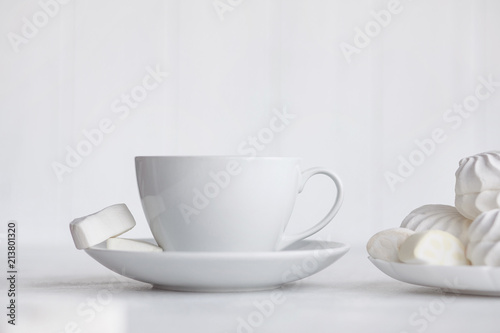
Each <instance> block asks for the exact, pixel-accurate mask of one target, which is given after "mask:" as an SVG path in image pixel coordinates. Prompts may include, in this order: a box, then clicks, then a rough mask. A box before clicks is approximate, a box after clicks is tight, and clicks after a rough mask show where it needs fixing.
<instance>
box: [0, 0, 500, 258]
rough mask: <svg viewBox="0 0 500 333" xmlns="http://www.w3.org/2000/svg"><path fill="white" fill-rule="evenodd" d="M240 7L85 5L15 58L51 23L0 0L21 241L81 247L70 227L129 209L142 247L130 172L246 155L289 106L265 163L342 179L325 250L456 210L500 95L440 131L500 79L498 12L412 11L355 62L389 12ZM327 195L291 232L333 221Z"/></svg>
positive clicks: (23, 4) (421, 6)
mask: <svg viewBox="0 0 500 333" xmlns="http://www.w3.org/2000/svg"><path fill="white" fill-rule="evenodd" d="M45 2H46V1H45ZM223 2H224V3H227V1H223ZM229 2H230V3H232V4H233V6H232V7H231V8H232V10H231V11H227V12H225V13H223V18H224V20H221V19H220V16H219V15H218V14H217V12H216V10H215V9H214V6H213V3H212V1H210V0H196V1H195V0H190V1H180V0H162V1H155V0H144V1H130V0H123V1H101V0H100V1H95V0H85V1H79V0H72V1H68V3H66V4H61V5H59V8H58V9H57V12H56V13H55V14H54V15H53V16H54V17H50V18H49V19H48V20H47V22H42V23H43V24H41V25H43V26H41V27H39V28H37V30H38V31H37V32H36V33H34V36H32V37H31V38H26V40H25V41H24V42H23V43H21V44H18V45H17V46H16V45H15V43H12V42H11V41H10V39H12V36H13V34H16V35H17V36H22V29H23V26H24V25H25V22H24V21H23V18H27V19H28V20H29V21H31V22H33V16H34V15H35V16H36V15H37V13H40V12H41V10H42V9H41V7H40V4H39V3H38V2H37V1H32V0H30V1H15V0H1V1H0V35H1V36H2V37H1V38H0V60H1V61H0V112H1V121H0V135H1V139H0V150H1V156H2V157H1V163H0V221H4V222H7V221H8V220H17V221H18V222H19V238H20V241H21V244H22V243H32V244H34V243H60V244H61V245H62V244H67V245H68V249H70V247H71V246H72V245H71V244H72V240H71V237H70V233H69V228H68V224H69V222H70V221H71V220H72V219H73V218H75V217H79V216H83V215H87V214H90V213H93V212H95V211H97V210H100V209H102V208H104V207H106V206H109V205H111V204H114V203H118V202H124V203H126V204H127V205H128V206H129V207H130V209H131V211H132V213H133V215H134V216H135V218H136V220H137V227H136V228H135V229H134V230H132V231H131V232H130V233H129V234H128V235H129V236H130V237H148V236H149V235H150V232H149V230H148V227H147V223H146V221H145V218H144V215H143V213H142V209H141V206H140V201H139V196H138V193H137V188H136V181H135V170H134V164H133V157H134V156H136V155H235V154H237V147H238V146H239V145H240V144H241V143H242V142H244V141H245V140H247V138H248V136H250V135H255V134H256V133H258V132H259V131H260V130H262V129H263V128H264V127H266V126H268V124H269V120H270V118H271V117H272V115H273V113H272V111H273V109H275V108H276V109H280V110H281V109H282V108H283V107H286V108H287V110H288V112H290V113H293V114H294V115H296V118H295V119H294V120H293V121H292V122H291V123H290V125H289V126H288V127H287V128H286V129H285V130H284V131H283V132H281V133H278V134H276V136H275V138H274V140H273V141H272V142H271V143H270V144H268V145H267V146H266V148H265V150H263V151H262V152H260V153H259V154H260V155H264V156H273V155H274V156H297V157H301V158H302V159H303V167H304V168H306V167H311V166H325V167H329V168H331V169H333V170H335V172H336V173H337V174H338V175H339V176H340V177H341V178H342V179H343V181H344V186H345V190H346V194H345V202H344V206H343V208H342V209H341V211H340V213H339V214H338V216H337V217H336V218H335V220H334V222H333V223H332V224H331V225H329V226H328V227H327V228H326V229H325V230H323V231H322V232H321V233H319V234H318V235H317V236H316V237H320V238H327V237H331V239H333V240H338V241H343V242H348V243H356V242H358V243H361V242H365V241H366V240H367V239H368V238H369V236H370V235H371V234H373V233H374V232H375V231H378V230H381V229H383V228H389V227H396V226H398V225H399V223H400V222H401V220H402V219H403V218H404V216H405V215H406V214H407V213H408V212H410V211H411V210H412V209H414V208H416V207H418V206H420V205H422V204H426V203H444V204H453V200H454V171H455V170H456V168H457V166H458V161H459V159H460V158H462V157H465V156H468V155H471V154H475V153H478V152H482V151H486V150H492V149H498V147H499V146H500V132H499V128H500V113H499V112H498V111H499V108H500V89H498V91H496V92H494V93H493V94H492V95H491V97H490V98H488V99H487V100H485V101H482V102H481V103H480V105H479V107H478V108H477V109H476V110H475V112H474V113H473V114H471V115H470V117H469V118H467V119H464V120H463V122H462V123H461V126H459V127H458V128H456V129H453V128H452V127H451V125H452V123H449V122H446V121H445V120H444V119H443V115H444V114H445V112H447V110H448V109H449V108H451V107H452V106H453V104H459V103H462V102H463V101H464V99H465V98H466V97H467V96H469V95H473V94H474V92H475V89H476V86H477V85H478V84H479V81H478V77H480V76H482V77H484V78H487V77H488V76H490V75H491V76H492V77H493V80H495V81H497V80H498V81H500V62H499V61H498V59H500V40H499V37H498V31H500V21H499V20H498V17H499V16H498V14H499V13H500V2H498V1H494V0H490V1H456V0H454V1H452V0H447V1H427V0H413V1H410V0H401V2H400V6H399V8H400V11H399V13H398V14H393V15H392V16H391V19H390V22H389V24H388V25H387V26H386V27H383V28H382V29H381V31H380V32H379V33H378V34H374V36H373V37H372V38H370V42H369V45H368V46H366V47H364V48H360V49H359V53H356V54H353V55H352V57H351V59H350V60H351V61H350V62H349V61H348V60H347V59H346V57H345V56H344V54H343V53H342V51H341V47H340V46H341V45H342V43H349V44H351V45H353V46H355V42H354V38H355V35H356V31H357V30H356V28H360V29H365V27H366V25H367V24H368V25H369V23H370V22H371V21H373V20H374V17H373V15H372V14H371V12H372V11H376V12H380V11H381V10H386V9H387V6H388V2H387V1H374V0H365V1H362V0H358V1H341V0H329V1H324V0H308V1H304V0H299V1H298V0H287V1H278V0H246V1H242V2H239V1H235V0H233V1H229ZM42 19H43V17H42ZM9 36H10V37H9ZM9 38H10V39H9ZM16 51H17V52H16ZM157 66H159V68H161V70H162V71H165V72H168V73H169V76H168V77H167V78H166V79H165V80H164V81H163V82H162V83H161V84H160V85H159V87H158V88H157V89H155V90H153V91H150V92H149V94H148V96H147V98H146V99H145V100H144V101H142V102H140V103H139V105H138V107H137V108H136V109H133V110H131V111H130V114H129V115H128V117H126V118H124V119H121V118H119V114H117V113H114V112H113V110H112V104H113V102H114V101H116V100H117V99H120V96H121V95H122V94H124V93H126V94H129V93H130V92H131V90H132V89H133V88H134V87H136V86H137V85H140V84H141V82H142V79H143V77H144V76H145V75H146V74H147V68H148V67H150V68H156V67H157ZM104 118H109V119H110V120H111V121H112V122H113V124H114V126H115V129H114V131H113V132H112V133H110V134H106V135H105V136H104V138H103V140H102V142H101V143H100V144H98V145H97V146H95V147H93V150H92V152H91V153H90V154H89V155H88V156H86V157H84V158H83V160H82V162H81V164H80V165H78V166H77V167H75V168H72V171H71V173H65V174H64V175H63V176H62V181H60V180H59V179H58V177H57V176H56V173H55V172H54V170H53V163H54V162H58V163H65V158H66V155H67V147H71V148H73V149H75V147H76V146H77V145H78V144H79V143H80V142H82V140H85V137H84V135H83V134H82V133H83V131H84V130H87V131H90V130H91V129H95V128H97V126H98V124H99V122H100V121H101V120H102V119H104ZM435 128H442V129H443V131H444V132H445V134H446V136H447V139H446V141H445V142H443V143H440V144H438V145H436V147H435V150H434V151H433V153H432V154H430V156H428V157H426V158H425V161H423V163H422V164H421V165H420V166H418V167H416V168H415V170H414V172H413V174H411V175H410V176H408V177H407V178H406V180H405V181H404V182H399V183H397V184H395V189H394V190H391V188H390V186H389V185H388V183H387V182H386V180H385V178H384V174H385V173H386V172H394V173H396V172H397V168H398V165H399V161H398V157H399V156H403V157H404V158H408V157H409V155H410V154H411V153H412V152H413V151H414V150H415V149H417V146H416V144H415V140H424V139H427V138H429V137H431V133H432V131H433V130H434V129H435ZM331 187H332V186H331V184H330V183H328V182H326V181H324V180H323V179H322V178H321V177H316V178H314V179H313V180H312V181H311V182H310V183H309V185H308V187H307V188H306V190H305V191H304V194H303V195H301V196H300V197H299V199H298V201H297V204H296V209H295V212H294V215H293V217H292V220H291V222H290V229H291V230H300V229H304V228H305V227H307V226H309V225H311V224H313V223H314V222H316V220H318V219H319V218H321V216H322V215H323V214H324V213H325V212H326V211H327V209H328V206H329V202H330V201H331V200H332V198H333V193H334V191H333V189H332V188H331ZM5 228H6V227H5ZM3 232H5V231H4V230H0V233H3Z"/></svg>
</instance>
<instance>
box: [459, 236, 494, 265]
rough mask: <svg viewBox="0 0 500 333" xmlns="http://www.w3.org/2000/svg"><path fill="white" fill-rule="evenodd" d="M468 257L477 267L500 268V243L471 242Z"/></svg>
mask: <svg viewBox="0 0 500 333" xmlns="http://www.w3.org/2000/svg"><path fill="white" fill-rule="evenodd" d="M466 257H467V259H469V260H470V262H471V263H472V265H475V266H500V242H488V241H483V242H470V243H469V244H468V245H467V250H466Z"/></svg>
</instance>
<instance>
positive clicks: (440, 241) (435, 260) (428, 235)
mask: <svg viewBox="0 0 500 333" xmlns="http://www.w3.org/2000/svg"><path fill="white" fill-rule="evenodd" d="M399 260H401V261H402V262H404V263H408V264H427V265H443V266H456V265H467V264H468V262H467V259H466V258H465V248H464V245H463V244H462V242H461V241H460V240H459V239H458V238H456V237H455V236H453V235H452V234H450V233H448V232H445V231H441V230H429V231H424V232H417V233H415V234H413V235H411V236H410V237H408V238H407V239H406V241H405V242H404V243H403V244H401V247H400V248H399Z"/></svg>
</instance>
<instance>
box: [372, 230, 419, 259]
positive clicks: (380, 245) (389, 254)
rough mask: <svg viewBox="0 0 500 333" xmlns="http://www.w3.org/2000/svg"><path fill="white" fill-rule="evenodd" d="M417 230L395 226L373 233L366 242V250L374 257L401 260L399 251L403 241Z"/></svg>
mask: <svg viewBox="0 0 500 333" xmlns="http://www.w3.org/2000/svg"><path fill="white" fill-rule="evenodd" d="M414 233H415V231H413V230H410V229H406V228H393V229H387V230H383V231H380V232H378V233H376V234H375V235H373V236H372V237H371V238H370V240H369V241H368V243H367V244H366V250H367V251H368V254H370V256H371V257H372V258H375V259H382V260H385V261H391V262H399V259H398V251H399V247H400V246H401V244H403V242H404V241H405V240H406V239H407V238H408V237H409V236H411V235H413V234H414Z"/></svg>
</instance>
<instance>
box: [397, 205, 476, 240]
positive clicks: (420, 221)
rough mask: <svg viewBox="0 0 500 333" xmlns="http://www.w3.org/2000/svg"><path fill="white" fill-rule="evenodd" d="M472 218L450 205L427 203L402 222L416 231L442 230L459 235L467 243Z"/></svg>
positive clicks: (402, 225)
mask: <svg viewBox="0 0 500 333" xmlns="http://www.w3.org/2000/svg"><path fill="white" fill-rule="evenodd" d="M471 223H472V220H469V219H467V218H465V217H464V216H462V214H460V213H459V212H458V211H457V209H456V208H455V207H453V206H448V205H425V206H422V207H419V208H417V209H415V210H413V211H412V212H411V213H410V214H409V215H408V216H407V217H406V218H405V219H404V220H403V222H402V223H401V227H402V228H408V229H411V230H414V231H416V232H421V231H427V230H441V231H445V232H448V233H450V234H452V235H453V236H455V237H457V238H458V239H459V240H460V241H461V242H462V243H463V244H467V242H468V241H469V238H468V229H469V226H470V224H471Z"/></svg>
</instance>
